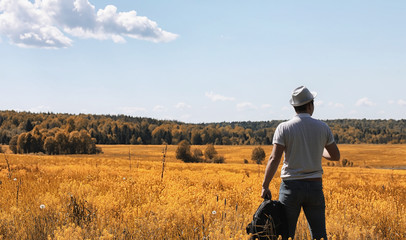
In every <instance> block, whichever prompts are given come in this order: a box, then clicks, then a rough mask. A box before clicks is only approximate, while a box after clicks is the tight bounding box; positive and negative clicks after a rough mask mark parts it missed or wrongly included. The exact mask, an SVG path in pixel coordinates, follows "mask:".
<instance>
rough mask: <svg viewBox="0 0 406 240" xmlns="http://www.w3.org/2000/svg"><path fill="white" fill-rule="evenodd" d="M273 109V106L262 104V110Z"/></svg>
mask: <svg viewBox="0 0 406 240" xmlns="http://www.w3.org/2000/svg"><path fill="white" fill-rule="evenodd" d="M271 107H272V105H271V104H262V105H261V108H262V109H267V108H271Z"/></svg>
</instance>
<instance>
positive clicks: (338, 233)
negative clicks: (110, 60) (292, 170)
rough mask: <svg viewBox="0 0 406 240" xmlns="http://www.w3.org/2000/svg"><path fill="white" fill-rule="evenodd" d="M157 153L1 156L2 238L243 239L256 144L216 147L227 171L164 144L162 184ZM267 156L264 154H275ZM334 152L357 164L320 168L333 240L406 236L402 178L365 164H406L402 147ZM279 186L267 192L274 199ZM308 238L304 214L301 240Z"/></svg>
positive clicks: (258, 175) (258, 169) (254, 185)
mask: <svg viewBox="0 0 406 240" xmlns="http://www.w3.org/2000/svg"><path fill="white" fill-rule="evenodd" d="M163 147H164V146H102V148H103V151H104V154H101V155H93V156H90V155H83V156H79V155H71V156H45V155H42V156H41V155H7V158H8V161H9V164H10V169H11V174H12V176H11V178H10V179H9V178H8V174H9V170H8V168H7V164H6V161H5V159H4V156H2V157H1V158H0V167H1V171H0V180H1V185H0V190H1V192H2V197H1V198H0V236H1V237H0V239H1V238H3V239H47V238H48V239H203V238H205V239H207V238H210V239H225V238H232V239H246V238H247V235H246V234H245V226H246V225H247V224H248V222H249V221H250V219H251V217H252V214H253V213H254V211H255V210H256V208H257V206H258V205H259V203H260V202H261V198H260V197H259V194H260V187H261V181H262V178H263V171H264V167H265V165H260V166H258V165H256V164H243V162H244V159H248V160H249V161H250V156H251V151H252V149H253V148H254V147H255V146H216V149H217V151H218V152H219V154H220V155H224V156H225V157H226V164H203V163H198V164H185V163H182V162H180V161H179V160H177V159H175V150H176V146H168V152H167V155H166V163H165V174H164V178H163V181H161V171H162V162H161V160H162V150H163ZM193 147H195V146H193ZM200 147H201V148H202V149H203V150H204V146H200ZM264 149H265V151H266V153H267V155H268V154H269V153H270V152H271V149H272V147H270V146H265V147H264ZM340 149H341V151H342V156H343V157H345V158H348V159H349V160H350V161H353V162H354V164H355V165H356V166H357V167H352V168H343V167H327V166H325V174H324V177H323V178H324V180H323V181H324V191H325V196H326V204H327V212H326V215H327V231H328V234H329V237H330V239H404V238H406V229H405V227H404V226H406V206H405V205H406V171H404V170H385V169H372V168H364V167H363V166H371V167H375V166H379V167H383V166H387V167H389V168H391V167H393V166H395V163H396V164H397V165H400V166H405V165H406V163H405V160H404V159H406V158H405V156H406V153H405V146H404V145H341V146H340ZM129 151H130V152H131V164H132V167H131V170H130V160H129V157H128V152H129ZM250 162H251V161H250ZM323 164H324V165H326V162H323ZM358 166H361V167H358ZM277 174H279V173H277ZM277 177H278V176H277ZM279 183H280V179H279V178H276V179H275V181H273V182H272V183H271V186H270V188H271V191H272V192H273V195H274V196H275V197H276V196H277V194H278V188H279ZM17 191H18V199H17ZM41 205H43V206H41ZM308 235H309V234H308V230H307V226H306V221H305V220H304V218H303V216H302V217H301V219H300V221H299V223H298V231H297V236H298V237H299V239H307V238H308Z"/></svg>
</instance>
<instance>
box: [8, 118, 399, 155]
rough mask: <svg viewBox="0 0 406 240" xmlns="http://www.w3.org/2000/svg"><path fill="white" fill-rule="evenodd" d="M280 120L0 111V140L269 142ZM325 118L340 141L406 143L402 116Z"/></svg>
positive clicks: (27, 145) (28, 147)
mask: <svg viewBox="0 0 406 240" xmlns="http://www.w3.org/2000/svg"><path fill="white" fill-rule="evenodd" d="M280 122H282V121H280V120H273V121H261V122H250V121H247V122H221V123H207V124H187V123H182V122H178V121H166V120H156V119H151V118H141V117H130V116H125V115H89V114H79V115H72V114H54V113H30V112H15V111H0V143H2V144H9V145H10V146H11V147H12V150H13V151H15V152H45V153H48V154H61V153H94V152H97V149H96V147H95V144H165V143H166V144H174V145H175V144H178V143H179V142H181V141H182V140H187V141H189V142H190V143H191V144H193V145H206V144H214V145H269V144H272V137H273V133H274V131H275V128H276V127H277V125H278V124H279V123H280ZM326 122H327V124H328V125H329V126H330V127H331V129H332V131H333V133H334V137H335V139H336V141H337V142H338V143H350V144H357V143H373V144H386V143H406V133H405V130H404V129H405V126H406V120H405V119H402V120H366V119H340V120H327V121H326ZM81 141H82V142H81ZM78 146H82V147H78ZM83 146H86V147H83Z"/></svg>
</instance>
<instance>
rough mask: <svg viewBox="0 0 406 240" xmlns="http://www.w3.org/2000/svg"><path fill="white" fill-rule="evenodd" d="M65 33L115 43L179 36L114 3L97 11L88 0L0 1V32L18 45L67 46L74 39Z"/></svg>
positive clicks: (40, 46) (154, 40) (169, 38)
mask: <svg viewBox="0 0 406 240" xmlns="http://www.w3.org/2000/svg"><path fill="white" fill-rule="evenodd" d="M65 33H68V34H71V35H73V36H75V37H80V38H95V39H99V40H107V39H111V40H112V41H114V42H116V43H123V42H125V37H128V38H135V39H141V40H148V41H152V42H168V41H172V40H174V39H176V38H177V37H178V35H176V34H173V33H170V32H167V31H164V30H162V29H161V28H159V27H158V25H157V23H156V22H154V21H152V20H150V19H148V18H147V17H143V16H138V15H137V12H136V11H129V12H117V7H115V6H113V5H108V6H106V7H105V8H104V9H99V10H97V12H96V8H95V6H93V5H92V4H91V3H90V2H89V1H88V0H36V1H35V2H34V3H32V2H31V1H29V0H0V34H2V35H5V36H7V37H8V38H9V39H10V42H11V43H13V44H16V45H17V46H20V47H38V48H64V47H70V46H71V45H72V42H73V41H72V39H70V38H69V37H67V36H66V35H65Z"/></svg>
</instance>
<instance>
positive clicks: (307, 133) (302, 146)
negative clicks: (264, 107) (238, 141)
mask: <svg viewBox="0 0 406 240" xmlns="http://www.w3.org/2000/svg"><path fill="white" fill-rule="evenodd" d="M315 97H316V93H311V92H310V91H309V90H308V89H307V88H306V87H303V86H301V87H298V88H296V89H295V90H294V91H293V93H292V98H291V99H290V104H291V105H292V106H293V107H294V108H295V111H296V113H297V115H296V116H295V117H293V118H292V119H291V120H289V121H287V122H283V123H281V124H280V125H279V126H278V127H277V128H276V130H275V134H274V137H273V149H272V153H271V156H270V157H269V160H268V164H267V166H266V169H265V177H264V181H263V183H262V193H261V197H263V198H266V197H267V198H269V199H270V198H271V197H272V195H271V192H270V190H269V183H270V182H271V180H272V178H273V177H274V175H275V173H276V170H277V169H278V165H279V163H280V161H281V158H282V154H283V152H285V158H284V161H283V166H282V170H281V178H282V182H281V185H280V190H279V201H280V202H282V204H283V205H284V207H285V213H286V218H287V222H288V228H289V235H288V236H283V237H284V239H285V238H288V237H291V238H292V239H294V236H295V230H296V224H297V219H298V217H299V214H300V210H301V208H303V211H304V213H305V216H306V219H307V222H308V223H309V228H310V233H311V237H312V239H321V238H324V240H326V239H327V233H326V222H325V201H324V194H323V186H322V174H323V169H322V167H321V158H322V157H324V158H326V159H327V160H331V161H338V160H339V159H340V151H339V150H338V148H337V145H336V143H335V142H334V137H333V134H332V132H331V130H330V128H329V127H328V126H327V124H325V123H324V122H322V121H320V120H316V119H314V118H312V117H311V116H312V115H313V111H314V102H313V101H314V98H315Z"/></svg>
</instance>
